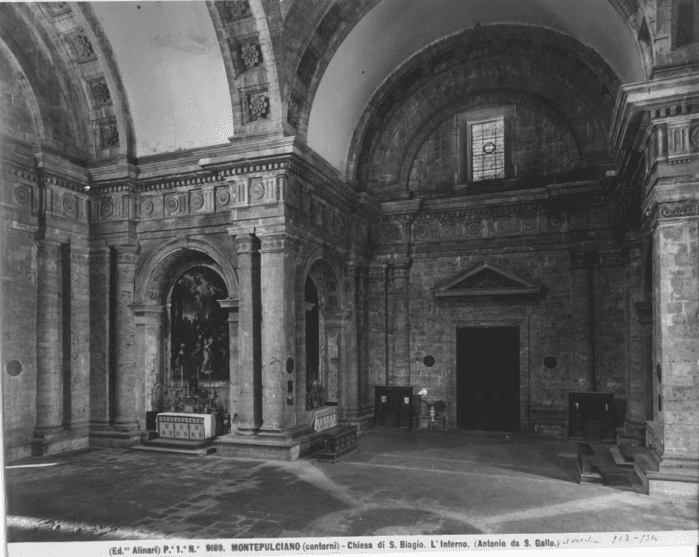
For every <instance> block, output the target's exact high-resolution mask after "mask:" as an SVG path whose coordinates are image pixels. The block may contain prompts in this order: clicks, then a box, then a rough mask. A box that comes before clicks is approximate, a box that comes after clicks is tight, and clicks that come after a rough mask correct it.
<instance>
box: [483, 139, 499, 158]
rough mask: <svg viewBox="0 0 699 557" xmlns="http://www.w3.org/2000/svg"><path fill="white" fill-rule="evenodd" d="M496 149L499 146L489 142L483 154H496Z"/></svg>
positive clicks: (484, 147) (484, 146)
mask: <svg viewBox="0 0 699 557" xmlns="http://www.w3.org/2000/svg"><path fill="white" fill-rule="evenodd" d="M495 149H497V146H496V145H495V143H493V142H492V141H488V143H486V144H485V145H483V152H484V153H485V154H486V155H492V154H493V153H494V152H495Z"/></svg>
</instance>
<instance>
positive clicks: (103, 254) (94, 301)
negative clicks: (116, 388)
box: [89, 246, 113, 429]
mask: <svg viewBox="0 0 699 557" xmlns="http://www.w3.org/2000/svg"><path fill="white" fill-rule="evenodd" d="M110 286H111V250H110V249H109V248H108V247H106V246H99V247H93V248H92V249H91V250H90V302H89V306H90V312H89V315H90V427H91V428H92V429H105V428H106V427H108V426H109V423H110V412H112V411H113V409H112V408H110V398H111V394H110V381H109V370H110V358H109V351H110V342H109V319H110V317H109V298H110V296H111V291H110Z"/></svg>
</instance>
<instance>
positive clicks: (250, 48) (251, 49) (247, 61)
mask: <svg viewBox="0 0 699 557" xmlns="http://www.w3.org/2000/svg"><path fill="white" fill-rule="evenodd" d="M238 56H240V60H241V61H242V63H243V65H244V66H245V68H246V69H248V70H249V69H252V68H254V67H256V66H259V65H260V64H261V63H262V48H261V47H260V43H259V41H258V40H257V39H256V38H254V39H249V40H247V41H245V42H243V43H240V44H239V45H238Z"/></svg>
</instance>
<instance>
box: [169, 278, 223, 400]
mask: <svg viewBox="0 0 699 557" xmlns="http://www.w3.org/2000/svg"><path fill="white" fill-rule="evenodd" d="M227 298H228V291H227V289H226V285H225V283H224V281H223V279H222V278H221V276H220V275H219V274H218V273H217V272H216V271H215V270H213V269H211V268H210V267H207V266H205V265H197V266H195V267H191V268H189V269H187V270H186V271H184V272H183V273H182V274H181V275H180V276H179V277H178V278H177V280H176V282H175V285H174V287H173V289H172V293H171V295H170V323H171V328H170V331H171V334H170V370H171V376H170V378H171V382H170V384H171V385H172V386H174V387H175V389H174V392H175V398H177V400H166V401H165V406H166V407H168V406H169V407H173V406H174V407H176V408H178V409H180V407H181V410H184V409H187V410H189V411H192V410H199V411H201V410H203V409H205V408H206V407H209V408H211V409H216V408H218V407H219V406H220V407H224V408H225V407H226V406H227V401H226V400H219V399H220V398H223V397H220V396H219V392H218V390H219V389H217V388H216V387H217V386H220V385H221V384H222V383H223V384H225V385H227V384H228V382H229V379H230V342H229V323H228V311H227V310H226V309H224V308H222V307H221V304H220V303H219V300H225V299H227ZM177 393H179V397H178V395H177ZM168 394H170V393H168ZM220 394H221V395H224V393H220ZM169 398H172V397H169ZM185 407H186V408H185Z"/></svg>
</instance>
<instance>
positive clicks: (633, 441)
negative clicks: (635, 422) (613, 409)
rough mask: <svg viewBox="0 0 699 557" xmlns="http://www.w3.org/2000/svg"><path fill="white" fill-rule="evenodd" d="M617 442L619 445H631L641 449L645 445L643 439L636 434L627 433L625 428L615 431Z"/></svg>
mask: <svg viewBox="0 0 699 557" xmlns="http://www.w3.org/2000/svg"><path fill="white" fill-rule="evenodd" d="M615 433H616V442H617V444H618V445H622V446H623V445H630V446H632V447H640V446H642V445H643V438H642V437H641V436H640V435H638V434H636V433H631V432H630V431H627V430H626V429H624V428H623V427H619V428H617V429H616V430H615Z"/></svg>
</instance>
